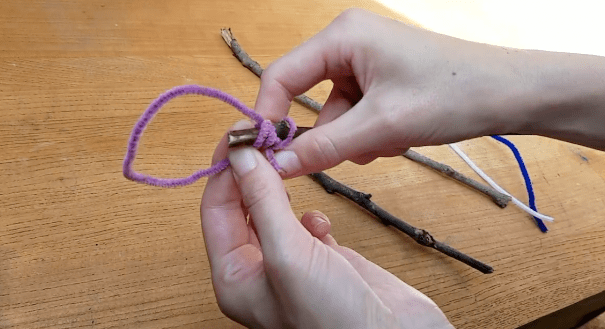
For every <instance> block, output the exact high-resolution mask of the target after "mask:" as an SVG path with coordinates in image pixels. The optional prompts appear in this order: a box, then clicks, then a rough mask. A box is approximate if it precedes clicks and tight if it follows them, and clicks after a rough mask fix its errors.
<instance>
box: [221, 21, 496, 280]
mask: <svg viewBox="0 0 605 329" xmlns="http://www.w3.org/2000/svg"><path fill="white" fill-rule="evenodd" d="M221 35H222V37H223V39H224V40H225V42H226V43H227V45H228V46H229V48H231V51H232V52H233V55H234V56H235V57H236V58H237V59H238V60H239V61H240V63H242V65H243V66H244V67H246V68H248V69H249V70H250V71H252V72H253V73H254V74H256V75H257V76H258V77H260V76H261V75H262V73H263V68H262V67H261V66H260V64H258V62H256V61H254V60H253V59H252V58H250V56H249V55H248V54H247V53H246V52H245V51H244V50H243V49H242V47H241V46H240V45H239V43H238V42H237V40H236V39H235V38H234V37H233V33H232V32H231V29H221ZM295 100H296V101H298V102H299V103H301V104H302V105H305V106H307V107H309V108H311V109H313V110H315V111H316V112H319V111H320V110H321V107H322V106H321V104H320V103H318V102H316V101H314V100H312V99H311V98H309V97H307V96H305V95H300V96H297V97H295ZM425 158H426V157H425ZM429 160H430V159H429ZM431 161H433V160H431ZM433 162H435V163H436V161H433ZM427 165H428V166H431V165H430V164H427ZM443 166H445V165H443ZM431 167H432V166H431ZM450 169H451V168H450ZM452 170H453V169H452ZM309 176H310V177H311V178H312V179H313V180H314V181H315V182H317V183H318V184H320V185H321V186H322V187H323V188H324V189H325V190H326V192H328V193H338V194H340V195H342V196H344V197H346V198H348V199H350V200H351V201H353V202H355V203H357V204H358V205H359V206H361V207H363V208H364V209H366V210H367V211H369V212H370V213H372V214H373V215H374V216H376V217H378V219H380V220H381V221H382V223H383V224H385V225H392V226H394V227H395V228H397V229H398V230H400V231H401V232H403V233H405V234H407V235H408V236H410V237H411V238H412V239H414V240H415V241H416V242H417V243H419V244H421V245H423V246H426V247H430V248H433V249H435V250H437V251H439V252H441V253H443V254H445V255H447V256H450V257H452V258H454V259H457V260H459V261H461V262H463V263H465V264H467V265H469V266H471V267H472V268H474V269H476V270H478V271H480V272H482V273H485V274H488V273H492V272H493V271H494V270H493V268H492V267H491V266H489V265H487V264H484V263H482V262H480V261H478V260H476V259H474V258H472V257H470V256H468V255H466V254H464V253H462V252H460V251H458V250H456V249H454V248H452V247H450V246H448V245H446V244H444V243H442V242H439V241H437V240H435V239H434V238H433V236H432V235H431V234H430V233H429V232H428V231H426V230H423V229H419V228H416V227H414V226H412V225H410V224H408V223H406V222H404V221H403V220H401V219H399V218H397V217H395V216H393V215H391V214H390V213H389V212H387V211H386V210H384V209H382V208H381V207H379V206H378V205H377V204H375V203H374V202H372V201H370V198H371V195H370V194H366V193H362V192H359V191H357V190H354V189H352V188H350V187H348V186H346V185H344V184H342V183H340V182H338V181H336V180H335V179H333V178H331V177H330V176H328V175H327V174H325V173H323V172H320V173H315V174H310V175H309ZM460 176H462V175H460ZM469 180H470V178H469ZM478 184H479V183H478Z"/></svg>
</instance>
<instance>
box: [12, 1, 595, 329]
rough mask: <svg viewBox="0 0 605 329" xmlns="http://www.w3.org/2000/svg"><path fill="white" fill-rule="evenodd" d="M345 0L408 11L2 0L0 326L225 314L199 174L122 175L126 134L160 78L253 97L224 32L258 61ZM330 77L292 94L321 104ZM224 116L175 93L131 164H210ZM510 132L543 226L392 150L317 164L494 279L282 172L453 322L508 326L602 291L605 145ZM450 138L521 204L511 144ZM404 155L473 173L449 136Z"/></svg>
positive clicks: (364, 250)
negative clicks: (371, 159) (180, 184)
mask: <svg viewBox="0 0 605 329" xmlns="http://www.w3.org/2000/svg"><path fill="white" fill-rule="evenodd" d="M169 3H170V4H169ZM353 5H354V6H361V7H365V8H368V9H370V10H373V11H376V12H379V13H382V14H384V15H388V16H391V17H395V18H398V19H401V20H403V21H409V20H407V19H406V18H405V17H403V16H401V15H400V14H398V13H396V12H392V11H390V10H389V9H388V8H386V7H383V6H382V5H380V4H378V3H374V2H370V1H346V2H336V3H335V2H332V1H319V0H305V1H302V0H300V1H299V0H294V1H293V0H288V1H282V0H262V1H243V0H238V1H224V2H221V1H187V0H173V1H149V0H148V1H142V0H136V1H96V0H94V1H75V0H72V1H27V2H26V1H18V0H3V1H1V2H0V113H1V120H2V123H1V124H0V149H1V150H2V152H1V153H0V183H1V185H0V186H1V187H0V328H80V327H91V328H93V327H94V328H172V327H179V328H181V327H182V328H188V327H191V328H237V327H239V325H237V324H236V323H234V322H232V321H231V320H229V319H227V318H226V317H225V316H223V315H222V313H221V312H220V311H219V309H218V307H217V304H216V299H215V297H214V293H213V290H212V283H211V280H210V271H209V266H208V260H207V257H206V254H205V249H204V242H203V239H202V234H201V228H200V218H199V202H200V196H201V193H202V190H203V188H204V180H201V181H200V182H199V183H197V184H195V185H193V186H189V187H185V188H178V189H160V188H153V187H149V186H145V185H139V184H135V183H132V182H130V181H127V180H126V179H124V178H123V176H122V173H121V164H122V158H123V156H124V152H125V146H126V140H127V137H128V135H129V133H130V129H131V128H132V126H133V124H134V122H135V120H136V119H137V118H138V116H139V115H140V114H141V113H142V111H143V110H144V109H145V108H146V106H147V105H148V104H149V102H150V101H151V100H153V99H154V98H155V97H156V96H157V95H158V94H159V93H160V92H163V91H164V90H166V89H169V88H171V87H172V86H175V85H181V84H192V83H195V84H202V85H207V86H212V87H216V88H220V89H223V90H224V91H226V92H228V93H231V94H233V95H235V96H236V97H238V98H240V99H241V100H243V101H244V102H245V103H247V104H250V105H252V104H253V103H254V100H255V98H256V94H257V91H258V85H259V80H258V78H256V77H255V76H254V75H252V74H251V73H250V72H249V71H247V70H246V69H245V68H243V67H242V66H241V65H240V64H239V63H238V62H237V60H235V59H234V58H233V57H232V55H231V52H230V50H229V49H228V48H227V47H226V45H225V43H224V42H223V40H222V39H221V37H220V34H219V29H220V28H221V27H231V28H232V29H233V31H234V33H235V35H236V37H237V38H238V40H239V41H240V42H241V44H242V45H243V46H244V47H245V48H246V50H247V51H248V52H249V53H250V54H251V55H252V56H253V57H254V58H255V59H256V60H258V61H259V62H260V63H261V64H263V65H267V64H268V63H270V62H271V61H273V60H274V59H276V58H278V57H279V56H280V55H282V54H284V53H285V52H287V51H288V50H289V49H291V48H293V47H294V46H296V45H297V44H299V43H301V42H302V41H303V40H305V39H306V38H308V37H310V36H312V35H313V34H315V33H316V32H318V31H319V30H321V29H322V28H323V27H324V26H326V25H327V24H328V23H329V22H330V21H331V20H332V19H333V18H334V17H335V16H336V15H337V14H338V13H339V12H340V11H342V10H343V9H344V8H346V7H349V6H353ZM330 87H331V85H330V84H329V83H322V84H320V85H319V86H317V87H316V88H314V89H313V90H311V91H310V92H309V95H310V96H312V97H315V98H317V99H318V100H320V101H324V100H325V99H326V97H327V95H328V93H329V90H330ZM291 113H292V116H293V117H294V119H295V120H297V122H298V123H300V124H303V125H311V124H312V123H313V122H314V119H315V114H313V113H312V112H310V111H309V110H307V109H305V108H303V107H301V106H300V105H293V106H292V110H291ZM241 118H242V116H241V115H240V114H239V113H238V112H236V111H234V110H233V109H231V108H230V107H229V106H227V105H224V104H222V103H220V102H218V101H216V100H212V99H207V98H203V97H186V98H181V99H178V100H175V101H173V102H171V103H170V104H169V105H168V106H167V107H166V108H165V109H163V110H162V112H161V113H160V115H159V116H158V117H157V119H156V120H155V121H154V122H153V123H152V125H151V126H150V127H149V129H148V130H147V132H146V134H145V136H144V138H143V145H142V147H141V151H140V155H139V158H138V160H137V162H136V168H137V169H138V170H141V171H145V172H148V173H153V174H156V175H161V176H167V177H168V176H169V177H176V176H184V175H186V174H188V173H190V172H192V171H193V170H195V169H197V168H199V167H204V166H207V165H208V164H209V161H210V156H211V154H212V151H213V148H214V145H215V143H216V142H217V141H218V139H219V138H220V137H221V136H222V134H223V133H224V131H225V130H226V129H227V128H228V127H229V126H230V125H231V124H232V123H233V122H235V121H237V120H239V119H241ZM511 139H512V140H514V141H515V142H516V143H517V144H518V146H519V148H520V150H521V152H522V153H523V155H524V156H525V160H526V163H527V165H528V168H529V170H530V173H531V175H532V177H533V179H534V183H535V190H536V194H537V200H538V201H537V202H538V207H539V209H540V210H541V211H543V212H544V213H546V214H550V215H553V216H554V217H556V222H555V223H553V224H550V225H549V227H550V229H551V231H550V232H549V233H547V234H542V233H540V232H539V231H538V229H537V228H536V226H535V225H534V223H533V222H532V221H531V220H530V218H529V217H528V216H527V215H525V214H524V213H523V212H521V211H520V210H518V209H517V208H515V207H514V206H509V207H508V208H506V209H504V210H501V209H499V208H498V207H496V206H495V205H494V204H493V203H491V202H490V201H489V200H488V199H487V198H485V197H484V196H481V195H479V194H477V193H476V192H474V191H472V190H470V189H468V188H466V187H464V186H462V185H460V184H457V183H455V182H452V181H451V180H449V179H447V178H444V177H443V176H442V175H440V174H437V173H435V172H433V171H431V170H429V169H427V168H425V167H422V166H420V165H418V164H416V163H413V162H410V161H408V160H406V159H404V158H402V157H395V158H389V159H381V160H378V161H376V162H375V163H372V164H369V165H367V166H357V165H353V164H350V163H345V164H343V165H341V166H338V167H336V168H334V169H331V170H329V171H328V172H329V173H330V174H331V175H333V176H334V177H335V178H337V179H339V180H341V181H342V182H344V183H346V184H349V185H351V186H353V187H355V188H358V189H360V190H363V191H366V192H370V193H372V194H373V195H374V200H375V202H377V203H378V204H380V205H382V206H383V207H384V208H386V209H387V210H388V211H390V212H392V213H393V214H395V215H397V216H399V217H401V218H403V219H406V220H407V221H409V222H410V223H412V224H414V225H417V226H419V227H423V228H425V229H427V230H429V231H431V232H432V233H433V234H434V236H435V237H437V238H438V239H440V240H442V241H444V242H446V243H449V244H451V245H452V246H454V247H456V248H458V249H460V250H462V251H464V252H467V253H469V254H470V255H473V256H475V257H476V258H478V259H480V260H483V261H485V262H487V263H489V264H491V265H493V266H494V267H495V270H496V271H495V273H494V274H491V275H483V274H481V273H479V272H478V271H475V270H473V269H471V268H469V267H467V266H465V265H463V264H461V263H459V262H456V261H454V260H452V259H449V258H446V257H444V256H442V255H441V254H439V253H437V252H434V251H432V250H427V249H425V248H423V247H421V246H418V245H416V244H415V243H413V241H412V240H411V239H409V238H408V237H406V236H404V235H402V234H401V233H399V232H398V231H395V230H393V229H392V228H389V227H385V226H382V225H381V224H380V223H379V222H377V221H376V220H375V219H374V218H372V217H371V216H369V215H367V214H366V213H364V212H363V211H361V210H360V209H359V208H358V207H356V206H354V205H352V204H351V203H350V202H348V201H347V200H344V199H342V198H340V197H338V196H332V195H326V194H325V192H324V191H323V190H322V189H321V188H320V187H318V186H317V185H316V184H315V183H314V182H312V181H311V180H310V179H309V178H307V177H301V178H297V179H292V180H289V181H287V183H286V184H287V186H288V189H289V191H290V194H291V196H292V207H293V209H294V211H295V213H296V214H297V215H301V214H302V213H303V212H305V211H309V210H313V209H320V210H322V211H324V212H325V213H326V214H328V215H329V216H330V218H331V220H332V223H333V234H334V236H335V238H336V239H337V240H338V241H339V242H340V243H341V244H343V245H345V246H349V247H351V248H353V249H355V250H357V251H358V252H360V253H361V254H363V255H364V256H365V257H367V258H368V259H370V260H372V261H374V262H376V263H377V264H379V265H380V266H382V267H384V268H386V269H387V270H389V271H390V272H392V273H394V274H395V275H397V276H398V277H399V278H401V279H402V280H404V281H406V282H408V283H409V284H411V285H412V286H414V287H416V288H417V289H419V290H421V291H422V292H424V293H425V294H427V295H428V296H430V297H431V298H432V299H434V300H435V301H436V302H437V304H438V305H439V306H440V307H441V308H442V309H443V310H444V312H445V313H446V315H447V316H448V318H449V319H450V321H451V322H452V323H453V324H454V325H455V326H457V327H459V328H515V327H517V326H520V325H523V324H526V323H528V322H530V321H533V320H535V319H538V318H540V317H542V316H545V315H547V314H550V313H552V312H555V311H557V310H559V309H562V308H564V307H566V306H568V305H571V304H573V303H575V302H578V301H581V300H583V299H585V298H588V297H590V296H593V295H596V294H598V293H600V292H602V291H603V290H604V287H605V272H604V271H603V269H604V268H605V221H604V218H605V207H604V206H605V192H604V191H605V155H604V153H602V152H597V151H593V150H589V149H586V148H583V147H579V146H576V145H571V144H567V143H562V142H558V141H553V140H549V139H546V138H539V137H512V138H511ZM462 147H463V148H464V149H465V150H466V151H467V152H468V153H469V155H470V156H471V157H472V158H473V159H475V160H476V162H477V163H478V164H479V165H480V166H481V167H482V168H485V169H486V171H488V172H489V173H490V174H491V175H492V176H493V177H494V178H495V179H496V180H497V181H498V182H500V183H501V184H502V185H503V186H504V187H505V188H507V189H508V190H509V191H510V192H511V193H513V194H514V195H517V196H519V197H520V198H521V199H522V200H526V196H525V190H524V186H523V180H522V177H521V175H520V174H519V172H518V169H517V165H516V163H515V160H514V158H513V157H512V156H511V153H510V152H509V150H508V149H506V148H505V147H503V146H502V145H500V144H497V142H495V141H493V140H491V139H488V138H482V139H476V140H471V141H467V142H463V143H462ZM418 151H419V152H421V153H423V154H426V155H428V156H431V157H432V158H434V159H436V160H439V161H443V162H446V163H448V164H450V165H451V166H453V167H454V168H457V169H459V170H460V171H462V172H464V173H467V174H469V175H470V176H472V177H476V176H475V175H473V174H472V173H471V172H470V170H469V169H467V167H466V166H465V165H464V164H463V163H462V162H461V160H459V159H458V158H457V157H456V156H455V155H454V154H453V153H452V152H451V151H450V150H449V149H448V148H447V147H431V148H422V149H419V150H418ZM598 300H599V301H601V300H600V299H598Z"/></svg>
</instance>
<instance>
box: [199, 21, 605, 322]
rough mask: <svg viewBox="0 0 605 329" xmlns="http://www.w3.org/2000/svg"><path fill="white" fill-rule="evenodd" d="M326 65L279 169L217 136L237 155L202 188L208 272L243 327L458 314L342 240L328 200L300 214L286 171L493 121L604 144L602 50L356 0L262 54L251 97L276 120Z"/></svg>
mask: <svg viewBox="0 0 605 329" xmlns="http://www.w3.org/2000/svg"><path fill="white" fill-rule="evenodd" d="M327 79H330V80H332V81H333V82H334V88H333V90H332V93H331V94H330V96H329V98H328V100H327V102H326V104H325V106H324V108H323V110H322V112H321V113H320V115H319V118H318V120H317V123H316V128H314V129H312V130H311V131H309V132H306V133H304V134H303V135H301V136H300V137H298V138H297V139H295V140H294V142H293V143H292V144H291V145H290V146H289V147H288V148H287V149H286V150H285V151H282V152H279V153H278V154H277V156H276V158H277V160H278V162H279V163H280V165H281V166H282V167H283V168H284V171H283V172H280V173H278V172H276V171H275V169H273V167H272V166H271V165H270V164H269V163H268V162H267V160H266V159H265V158H264V157H263V156H262V155H261V153H259V152H258V151H257V150H254V149H251V148H240V149H236V150H231V151H229V150H228V149H227V145H226V139H225V138H223V140H222V141H221V142H220V143H219V146H218V147H217V150H216V153H215V155H214V161H218V160H220V159H222V158H224V157H226V156H228V157H229V159H230V160H231V164H232V167H231V168H230V169H228V170H225V171H223V172H222V173H220V174H217V175H215V176H213V177H211V178H210V179H209V180H208V183H207V185H206V191H205V192H204V196H203V198H202V205H201V215H202V228H203V232H204V239H205V242H206V248H207V251H208V256H209V259H210V265H211V268H212V281H213V285H214V289H215V293H216V296H217V300H218V304H219V306H220V308H221V310H222V311H223V312H224V313H225V314H226V315H227V316H229V317H230V318H232V319H233V320H235V321H238V322H240V323H242V324H244V325H246V326H248V327H251V328H290V327H292V328H452V326H451V324H450V323H449V322H448V320H447V318H446V317H445V315H444V314H443V312H441V310H440V309H439V308H438V306H437V305H436V304H435V303H434V302H433V301H432V300H431V299H429V298H428V297H426V296H425V295H423V294H422V293H420V292H419V291H417V290H415V289H414V288H412V287H410V286H409V285H407V284H405V283H404V282H403V281H401V280H399V279H398V278H397V277H395V276H394V275H392V274H390V273H389V272H387V271H385V270H384V269H382V268H380V267H379V266H377V265H375V264H374V263H372V262H370V261H368V260H367V259H365V258H363V257H362V256H360V255H359V254H357V253H356V252H355V251H353V250H351V249H348V248H345V247H342V246H339V245H338V244H337V243H336V241H335V240H334V238H333V237H332V236H331V235H330V234H329V232H330V221H329V219H328V218H327V217H326V216H325V215H324V214H322V213H320V212H318V211H313V212H309V213H306V214H304V215H303V217H302V219H301V220H300V221H299V220H298V219H297V218H296V216H295V215H294V213H293V212H292V210H291V208H290V203H289V199H288V196H287V194H286V192H285V189H284V185H283V182H282V178H289V177H295V176H300V175H303V174H307V173H310V172H317V171H320V170H324V169H327V168H330V167H333V166H335V165H337V164H339V163H341V162H343V161H346V160H350V161H354V162H357V163H360V164H365V163H368V162H370V161H372V160H374V159H376V158H377V157H383V156H395V155H400V154H401V153H402V152H403V151H404V150H406V149H407V148H409V147H412V146H422V145H437V144H443V143H450V142H456V141H460V140H464V139H468V138H473V137H478V136H484V135H491V134H506V133H520V134H536V135H542V136H548V137H552V138H557V139H561V140H565V141H570V142H573V143H577V144H581V145H585V146H589V147H593V148H596V149H601V150H605V127H604V125H605V59H604V58H602V57H597V56H587V55H575V54H563V53H550V52H541V51H526V50H517V49H506V48H502V47H496V46H490V45H484V44H477V43H472V42H468V41H463V40H459V39H455V38H452V37H448V36H444V35H440V34H436V33H432V32H428V31H425V30H421V29H418V28H414V27H410V26H407V25H405V24H403V23H401V22H398V21H395V20H391V19H388V18H384V17H381V16H378V15H375V14H372V13H369V12H366V11H363V10H358V9H353V10H348V11H346V12H344V13H343V14H342V15H340V16H339V17H338V18H336V19H335V20H334V21H333V22H332V23H331V24H330V25H329V26H328V27H326V28H325V29H324V30H323V31H321V32H320V33H318V34H317V35H316V36H314V37H312V38H311V39H309V40H308V41H307V42H305V43H303V44H302V45H300V46H299V47H297V48H296V49H294V50H293V51H291V52H290V53H288V54H286V55H285V56H283V57H282V58H280V59H278V60H277V61H276V62H274V63H273V64H272V65H270V66H269V68H267V70H266V71H265V72H264V73H263V76H262V79H261V88H260V91H259V95H258V99H257V103H256V105H255V110H256V111H258V112H259V113H261V114H262V115H263V116H264V117H265V118H269V119H272V120H275V121H276V120H279V119H281V118H282V117H283V116H285V115H286V114H287V112H288V108H289V106H290V103H291V101H292V98H293V96H295V95H298V94H301V93H303V92H304V91H306V90H308V89H309V88H311V87H312V86H314V85H315V84H317V83H318V82H320V81H323V80H327ZM246 127H247V126H246V123H239V124H238V125H236V126H235V127H234V128H233V129H235V128H238V129H241V128H246ZM358 136H364V138H361V139H360V138H358ZM280 174H281V177H280ZM248 217H249V218H250V220H249V221H248V220H247V218H248Z"/></svg>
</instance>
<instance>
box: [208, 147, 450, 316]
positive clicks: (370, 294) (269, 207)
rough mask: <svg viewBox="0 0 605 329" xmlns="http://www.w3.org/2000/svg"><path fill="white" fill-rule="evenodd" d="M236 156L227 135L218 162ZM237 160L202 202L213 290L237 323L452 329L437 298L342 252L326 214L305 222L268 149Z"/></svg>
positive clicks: (243, 153) (239, 153)
mask: <svg viewBox="0 0 605 329" xmlns="http://www.w3.org/2000/svg"><path fill="white" fill-rule="evenodd" d="M227 153H228V150H227V143H226V138H223V140H222V141H221V142H220V144H219V146H218V148H217V150H216V152H215V154H214V158H213V162H216V161H219V160H220V159H222V158H224V157H226V156H227ZM229 159H230V160H231V167H230V168H228V169H227V170H224V171H223V172H221V173H219V174H217V175H215V176H213V177H210V178H209V179H208V183H207V185H206V190H205V192H204V196H203V198H202V204H201V217H202V228H203V233H204V239H205V243H206V249H207V252H208V257H209V260H210V265H211V268H212V283H213V286H214V291H215V293H216V297H217V301H218V305H219V307H220V308H221V311H222V312H223V313H225V314H226V315H227V316H228V317H230V318H231V319H233V320H235V321H237V322H239V323H241V324H244V325H246V326H249V327H255V328H257V327H258V328H284V327H296V328H452V327H451V325H450V324H449V322H448V321H447V319H446V317H445V315H444V314H443V313H442V312H441V310H439V308H438V307H437V305H436V304H435V303H434V302H433V301H432V300H431V299H429V298H428V297H426V296H425V295H423V294H422V293H420V292H419V291H417V290H415V289H414V288H412V287H410V286H408V285H407V284H405V283H404V282H402V281H401V280H399V279H398V278H397V277H395V276H394V275H392V274H391V273H389V272H387V271H385V270H384V269H382V268H380V267H379V266H377V265H376V264H374V263H372V262H370V261H368V260H366V259H365V258H363V257H362V256H361V255H359V254H357V253H356V252H354V251H353V250H351V249H348V248H345V247H342V246H339V245H338V244H337V243H336V241H335V240H334V238H333V237H332V236H331V235H330V234H329V231H330V222H329V220H328V219H327V217H326V216H325V215H323V214H321V213H319V212H310V213H306V214H304V215H303V217H302V220H301V221H298V220H297V219H296V216H295V215H294V213H293V212H292V210H291V208H290V203H289V200H288V196H287V194H286V191H285V188H284V185H283V182H282V180H281V178H280V176H279V174H278V173H277V172H276V171H275V169H273V167H271V165H270V164H269V163H268V161H267V160H266V159H265V158H264V157H263V156H262V155H261V153H260V152H258V151H257V150H256V149H253V148H244V149H238V150H235V151H231V152H230V153H229ZM248 215H249V216H248ZM248 217H249V218H250V220H249V221H248V220H247V218H248Z"/></svg>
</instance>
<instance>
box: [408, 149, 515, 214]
mask: <svg viewBox="0 0 605 329" xmlns="http://www.w3.org/2000/svg"><path fill="white" fill-rule="evenodd" d="M403 156H404V157H406V158H408V159H410V160H412V161H415V162H418V163H421V164H423V165H426V166H427V167H430V168H432V169H434V170H436V171H439V172H441V173H443V174H445V175H447V176H449V177H451V178H453V179H455V180H457V181H459V182H461V183H463V184H465V185H467V186H470V187H471V188H474V189H475V190H477V191H479V192H481V193H483V194H485V195H487V196H488V197H490V198H492V200H493V201H494V203H495V204H497V205H498V206H499V207H500V208H506V205H508V203H509V202H510V200H511V198H510V196H508V195H506V194H504V193H500V192H498V191H496V190H495V189H493V188H491V187H489V186H487V185H484V184H481V183H479V182H477V181H476V180H474V179H472V178H469V177H466V176H464V175H462V174H461V173H459V172H457V171H456V170H454V169H453V168H452V167H450V166H448V165H446V164H444V163H440V162H437V161H435V160H433V159H431V158H429V157H426V156H424V155H422V154H420V153H418V152H415V151H412V150H408V151H407V152H405V153H403Z"/></svg>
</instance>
